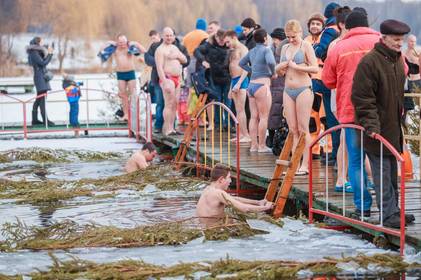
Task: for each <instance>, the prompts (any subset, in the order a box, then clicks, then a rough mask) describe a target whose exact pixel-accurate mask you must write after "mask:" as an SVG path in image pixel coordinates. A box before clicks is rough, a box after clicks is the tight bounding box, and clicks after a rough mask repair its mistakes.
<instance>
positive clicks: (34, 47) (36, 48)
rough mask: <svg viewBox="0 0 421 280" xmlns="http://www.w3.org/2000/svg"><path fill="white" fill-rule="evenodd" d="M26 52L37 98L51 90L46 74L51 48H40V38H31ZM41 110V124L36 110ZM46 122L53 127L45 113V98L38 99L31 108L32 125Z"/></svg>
mask: <svg viewBox="0 0 421 280" xmlns="http://www.w3.org/2000/svg"><path fill="white" fill-rule="evenodd" d="M26 52H27V53H28V62H29V65H31V66H32V67H33V69H34V84H35V88H36V90H37V96H39V95H42V94H44V93H47V91H49V90H51V87H50V83H49V80H50V79H51V78H52V77H51V76H50V75H49V73H47V65H48V63H50V61H51V58H52V57H53V48H52V47H48V49H47V48H46V47H44V46H42V39H41V38H40V37H35V38H33V39H32V40H31V41H30V43H29V46H27V47H26ZM39 107H40V108H41V116H42V120H43V121H42V122H40V121H39V120H38V108H39ZM45 122H48V125H49V126H51V125H54V123H53V122H51V121H49V120H48V119H47V116H46V112H45V97H44V96H43V97H38V98H37V99H36V100H35V102H34V106H33V107H32V125H37V124H45Z"/></svg>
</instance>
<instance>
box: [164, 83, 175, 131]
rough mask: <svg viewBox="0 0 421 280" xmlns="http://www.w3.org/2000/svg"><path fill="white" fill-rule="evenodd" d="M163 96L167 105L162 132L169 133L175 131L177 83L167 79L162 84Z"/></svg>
mask: <svg viewBox="0 0 421 280" xmlns="http://www.w3.org/2000/svg"><path fill="white" fill-rule="evenodd" d="M161 86H162V90H163V96H164V102H165V107H164V111H163V116H164V124H163V127H162V133H163V134H164V135H168V134H169V133H171V132H173V131H174V120H175V118H174V114H175V113H176V110H177V107H176V106H177V105H176V104H177V100H176V92H175V84H174V82H173V81H170V80H165V81H164V82H163V83H162V84H161Z"/></svg>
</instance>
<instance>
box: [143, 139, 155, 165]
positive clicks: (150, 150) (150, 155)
mask: <svg viewBox="0 0 421 280" xmlns="http://www.w3.org/2000/svg"><path fill="white" fill-rule="evenodd" d="M140 150H141V151H142V153H143V155H144V156H145V159H146V161H152V160H153V159H154V158H155V156H156V154H157V152H156V147H155V145H154V144H153V143H151V142H147V143H145V145H143V147H142V149H140Z"/></svg>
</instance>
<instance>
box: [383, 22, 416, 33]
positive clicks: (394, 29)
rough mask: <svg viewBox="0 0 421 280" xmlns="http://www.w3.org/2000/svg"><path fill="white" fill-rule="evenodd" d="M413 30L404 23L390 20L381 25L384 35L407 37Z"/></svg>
mask: <svg viewBox="0 0 421 280" xmlns="http://www.w3.org/2000/svg"><path fill="white" fill-rule="evenodd" d="M409 32H411V28H410V27H409V26H408V25H407V24H406V23H404V22H401V21H398V20H394V19H388V20H385V21H383V22H382V23H381V24H380V33H381V34H383V35H405V34H408V33H409Z"/></svg>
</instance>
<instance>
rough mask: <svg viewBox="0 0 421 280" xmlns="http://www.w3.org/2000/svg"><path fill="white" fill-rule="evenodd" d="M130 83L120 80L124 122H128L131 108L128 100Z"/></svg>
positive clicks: (119, 91) (119, 86)
mask: <svg viewBox="0 0 421 280" xmlns="http://www.w3.org/2000/svg"><path fill="white" fill-rule="evenodd" d="M127 86H128V82H127V81H124V80H118V96H119V97H120V99H121V106H122V107H123V112H124V116H123V120H127V119H128V116H129V112H128V108H129V99H128V91H127Z"/></svg>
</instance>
